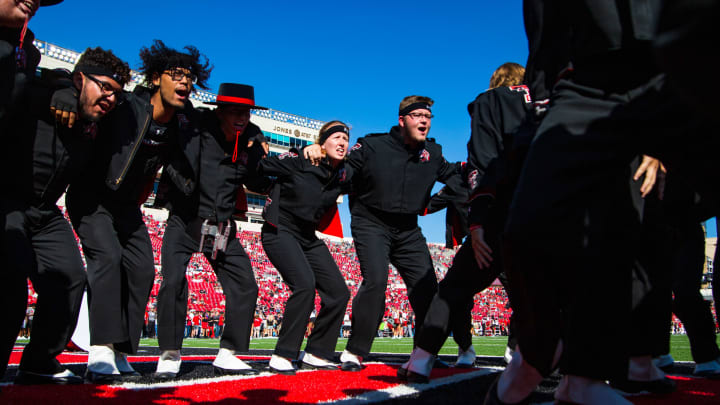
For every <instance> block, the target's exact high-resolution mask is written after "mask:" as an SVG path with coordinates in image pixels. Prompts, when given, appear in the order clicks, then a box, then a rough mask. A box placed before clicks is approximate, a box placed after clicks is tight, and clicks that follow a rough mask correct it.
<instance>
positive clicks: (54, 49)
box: [34, 40, 342, 232]
mask: <svg viewBox="0 0 720 405" xmlns="http://www.w3.org/2000/svg"><path fill="white" fill-rule="evenodd" d="M34 44H35V46H36V47H37V48H38V49H39V50H40V53H41V55H42V58H41V61H40V65H39V68H47V69H57V68H60V69H68V70H70V71H72V70H73V67H74V66H75V63H76V62H77V60H78V58H80V55H81V54H82V53H80V52H76V51H72V50H70V49H66V48H63V47H60V46H58V45H55V44H52V43H50V42H46V41H41V40H35V41H34ZM144 80H145V77H144V76H143V75H142V74H140V73H138V72H136V71H132V79H131V81H130V83H128V84H127V85H126V86H125V90H127V91H132V90H133V89H134V88H135V86H136V85H138V84H141V83H143V81H144ZM215 98H216V95H215V94H214V93H210V92H206V91H201V90H198V89H195V91H194V92H193V93H192V95H191V96H190V101H191V102H192V104H193V106H195V107H204V108H209V109H213V108H215V106H214V105H210V104H207V103H208V102H213V101H215ZM250 120H251V121H252V122H253V123H254V124H255V125H257V126H259V127H260V129H261V130H262V131H263V134H264V135H265V138H266V139H267V141H268V144H269V146H270V156H272V155H277V154H280V153H283V152H287V151H288V150H289V149H290V148H293V147H295V148H298V149H299V148H302V147H304V146H306V145H308V144H311V143H314V142H315V140H316V138H317V135H318V131H319V130H320V128H321V127H322V126H323V124H325V122H323V121H319V120H316V119H312V118H308V117H302V116H299V115H295V114H290V113H286V112H283V111H278V110H274V109H272V108H271V109H268V110H252V114H251V118H250ZM159 176H160V174H158V179H159ZM246 194H247V200H248V212H247V213H245V214H244V215H243V213H238V215H236V219H237V220H238V221H239V222H240V224H239V225H240V227H241V228H242V229H245V230H248V231H255V232H259V231H260V228H261V225H262V223H263V219H262V215H261V213H262V209H263V207H264V205H265V196H263V195H259V194H256V193H253V192H250V191H248V190H246ZM153 198H154V196H151V197H150V199H149V202H148V203H146V205H150V204H152V199H153ZM340 202H342V197H340V199H338V203H340ZM156 214H160V213H156ZM155 216H157V215H155ZM162 216H163V215H162V214H160V217H162Z"/></svg>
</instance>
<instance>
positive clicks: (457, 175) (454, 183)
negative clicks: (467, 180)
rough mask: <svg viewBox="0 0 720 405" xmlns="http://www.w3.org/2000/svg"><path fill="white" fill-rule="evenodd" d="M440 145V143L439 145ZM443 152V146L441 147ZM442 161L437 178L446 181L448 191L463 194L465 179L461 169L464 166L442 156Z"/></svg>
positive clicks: (442, 181)
mask: <svg viewBox="0 0 720 405" xmlns="http://www.w3.org/2000/svg"><path fill="white" fill-rule="evenodd" d="M438 146H439V145H438ZM441 153H442V148H441ZM441 159H442V163H441V164H440V168H439V169H438V174H437V179H438V181H439V182H441V183H444V184H445V185H446V186H447V188H448V189H449V190H448V191H450V192H452V193H453V194H462V191H463V187H465V186H464V184H463V182H464V180H463V178H462V174H461V170H460V168H461V167H462V165H461V164H459V163H450V162H448V161H447V160H445V157H442V158H441Z"/></svg>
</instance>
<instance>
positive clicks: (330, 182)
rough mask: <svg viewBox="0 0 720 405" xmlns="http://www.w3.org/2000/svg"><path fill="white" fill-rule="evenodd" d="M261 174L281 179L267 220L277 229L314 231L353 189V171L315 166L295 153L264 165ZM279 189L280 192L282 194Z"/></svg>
mask: <svg viewBox="0 0 720 405" xmlns="http://www.w3.org/2000/svg"><path fill="white" fill-rule="evenodd" d="M259 172H260V174H262V175H265V176H275V177H277V180H276V184H275V186H274V189H273V191H272V192H271V193H270V200H269V201H268V202H267V204H266V206H265V210H264V212H263V217H264V218H265V220H266V221H267V222H268V223H270V224H272V225H273V226H278V225H290V226H293V227H298V228H301V229H303V230H306V231H307V230H309V229H312V230H314V229H315V228H316V227H317V224H318V222H319V221H320V219H321V218H322V217H323V215H325V213H326V212H327V211H328V209H329V208H330V207H332V206H333V205H335V204H336V201H337V198H338V196H340V194H343V193H346V192H347V191H348V189H349V186H350V181H351V178H352V170H351V169H350V168H349V167H346V165H345V164H344V162H341V163H340V164H339V165H338V166H337V167H332V165H330V163H329V162H328V161H327V159H323V160H322V161H321V162H320V165H318V166H313V165H312V164H311V163H310V162H309V161H308V160H307V159H305V158H304V157H302V156H298V154H297V153H294V152H286V153H283V154H281V155H278V156H271V157H268V158H267V159H263V160H262V161H260V168H259ZM278 189H279V192H278Z"/></svg>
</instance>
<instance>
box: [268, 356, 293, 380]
mask: <svg viewBox="0 0 720 405" xmlns="http://www.w3.org/2000/svg"><path fill="white" fill-rule="evenodd" d="M270 370H271V371H273V372H275V373H278V374H286V375H293V374H295V371H296V370H295V367H293V364H292V361H290V359H288V358H285V357H282V356H278V355H277V354H273V355H272V357H271V358H270Z"/></svg>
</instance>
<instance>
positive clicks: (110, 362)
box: [87, 344, 120, 374]
mask: <svg viewBox="0 0 720 405" xmlns="http://www.w3.org/2000/svg"><path fill="white" fill-rule="evenodd" d="M87 369H88V370H89V371H92V372H93V373H99V374H120V371H119V370H118V368H117V365H116V364H115V351H114V350H113V345H112V344H106V345H92V346H90V350H89V352H88V365H87Z"/></svg>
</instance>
